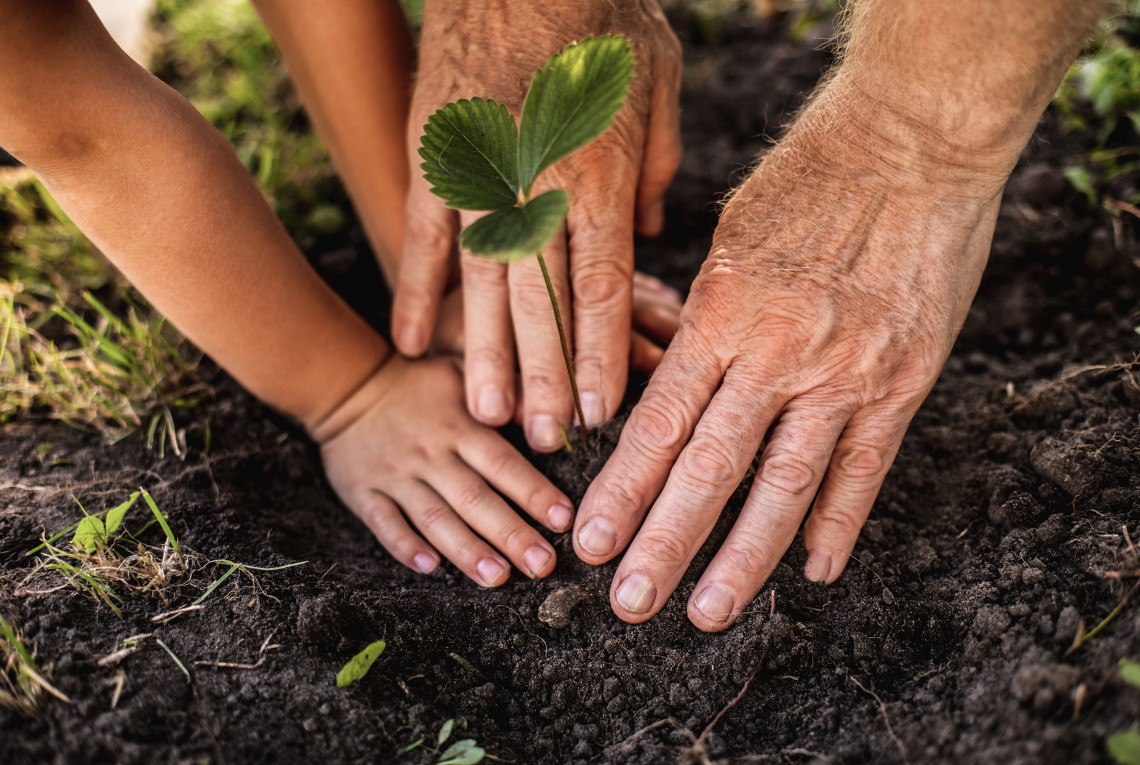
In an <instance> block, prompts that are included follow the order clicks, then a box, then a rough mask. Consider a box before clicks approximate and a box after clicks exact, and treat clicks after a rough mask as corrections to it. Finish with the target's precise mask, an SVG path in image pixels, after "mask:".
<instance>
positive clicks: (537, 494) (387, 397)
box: [311, 355, 573, 587]
mask: <svg viewBox="0 0 1140 765" xmlns="http://www.w3.org/2000/svg"><path fill="white" fill-rule="evenodd" d="M311 435H312V436H313V437H314V439H315V440H317V441H318V443H320V445H321V457H322V459H323V460H324V465H325V472H326V474H327V475H328V479H329V483H330V484H332V487H333V489H334V490H335V491H336V493H337V495H338V496H339V497H340V498H341V501H343V502H344V503H345V505H347V506H348V507H349V509H351V510H352V511H353V512H354V513H356V515H357V516H358V517H359V518H360V519H361V520H362V521H363V522H364V524H365V525H366V526H367V527H368V528H369V529H370V530H371V531H372V533H373V534H375V535H376V538H377V539H378V540H379V541H380V544H381V545H383V546H384V548H385V549H386V550H388V552H390V553H391V554H392V556H393V557H394V558H396V560H398V561H400V562H401V563H403V564H404V565H405V566H407V567H409V568H411V569H414V570H416V571H421V572H423V573H429V572H431V571H433V570H434V569H435V568H436V566H438V565H439V561H440V555H443V556H444V557H445V558H447V559H448V560H450V561H451V562H452V563H454V564H455V565H456V566H457V567H458V568H459V569H460V570H461V571H462V572H463V573H464V574H466V575H467V576H469V577H470V578H471V579H473V580H474V581H475V582H476V583H478V584H480V585H482V586H484V587H496V586H498V585H501V584H503V583H504V582H506V581H507V578H508V576H509V574H510V567H511V566H512V565H513V566H515V567H516V568H518V569H519V570H520V571H522V572H523V573H524V574H526V575H527V576H529V577H532V578H533V577H544V576H547V575H548V574H550V572H551V571H553V570H554V564H555V553H554V548H553V547H552V546H551V545H550V543H549V542H547V541H546V540H545V539H544V538H543V537H542V535H541V534H539V533H538V531H537V530H536V529H535V528H534V527H532V526H531V525H530V524H529V523H527V521H526V520H525V519H523V518H521V517H520V516H519V515H518V513H516V512H515V511H514V510H512V509H511V507H510V506H509V505H508V504H507V502H506V500H505V499H504V497H506V498H507V499H510V500H511V501H512V502H514V503H515V504H516V505H517V506H518V507H520V508H521V509H522V510H523V512H525V513H526V514H527V515H529V516H530V517H531V518H533V519H535V520H536V521H538V522H539V523H541V524H542V525H543V526H546V527H547V528H549V529H550V530H551V531H556V532H559V531H566V530H567V529H568V528H569V527H570V524H571V522H572V520H573V511H572V509H571V504H570V501H569V500H568V499H567V498H566V496H565V495H564V494H563V493H562V492H560V491H559V490H558V489H556V488H555V487H554V485H553V484H551V483H550V481H548V480H547V479H546V478H545V477H544V476H543V475H542V474H541V473H539V472H538V470H536V469H535V468H534V467H533V466H532V465H531V464H530V463H529V462H527V460H526V459H525V458H524V457H523V456H522V455H521V454H519V453H518V452H517V451H516V450H515V449H514V448H513V447H512V446H511V445H510V444H509V443H507V441H506V440H504V439H503V438H502V436H500V435H499V434H498V433H496V432H495V431H494V430H492V429H490V428H488V427H486V426H484V425H480V424H479V423H477V422H475V421H474V420H473V419H471V417H470V415H468V414H467V411H466V410H465V409H464V407H463V383H462V381H461V379H460V373H459V369H458V364H457V362H456V360H454V359H446V358H435V359H427V360H423V361H408V360H406V359H403V358H401V357H399V356H395V355H394V356H392V357H391V358H390V359H389V360H388V361H387V362H386V363H385V364H384V365H383V366H382V367H381V368H380V369H379V370H378V371H377V372H376V373H375V374H374V375H373V376H372V377H371V378H369V379H368V380H367V381H366V382H365V383H364V384H363V385H362V386H361V387H360V388H359V389H358V390H357V391H356V392H355V393H354V394H353V395H352V396H351V397H350V398H349V399H348V400H347V401H345V402H344V403H343V404H341V405H340V406H339V407H338V409H337V410H336V411H335V412H334V413H333V414H332V415H330V416H329V417H327V418H325V420H324V421H323V422H321V423H320V424H318V425H317V426H316V427H314V428H313V429H312V433H311ZM500 495H502V496H500Z"/></svg>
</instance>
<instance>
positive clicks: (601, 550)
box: [574, 518, 617, 558]
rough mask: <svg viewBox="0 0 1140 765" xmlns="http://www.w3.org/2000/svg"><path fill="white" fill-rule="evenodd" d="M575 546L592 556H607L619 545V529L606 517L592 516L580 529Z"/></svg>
mask: <svg viewBox="0 0 1140 765" xmlns="http://www.w3.org/2000/svg"><path fill="white" fill-rule="evenodd" d="M574 546H575V547H576V548H578V550H579V551H580V552H584V553H586V554H587V555H589V556H591V557H594V558H606V557H608V556H610V555H613V552H614V548H615V547H617V529H616V528H614V525H613V524H612V523H611V522H610V521H609V520H607V519H605V518H591V519H590V520H588V521H586V523H585V524H584V525H583V526H582V528H580V529H578V533H577V534H576V535H575V538H574ZM579 557H581V556H579Z"/></svg>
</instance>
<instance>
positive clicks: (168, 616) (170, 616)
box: [150, 603, 205, 624]
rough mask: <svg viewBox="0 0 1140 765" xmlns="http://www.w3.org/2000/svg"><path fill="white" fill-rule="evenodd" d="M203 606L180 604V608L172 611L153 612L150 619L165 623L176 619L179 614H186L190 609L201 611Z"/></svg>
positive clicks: (157, 622)
mask: <svg viewBox="0 0 1140 765" xmlns="http://www.w3.org/2000/svg"><path fill="white" fill-rule="evenodd" d="M203 608H205V606H200V605H198V604H196V603H195V604H191V605H189V606H182V608H176V609H174V610H173V611H164V612H163V613H161V614H155V615H154V616H152V617H150V620H151V621H152V622H155V623H156V624H166V623H167V622H169V621H173V620H175V619H177V618H178V617H179V616H183V615H185V614H188V613H190V612H191V611H201V610H202V609H203Z"/></svg>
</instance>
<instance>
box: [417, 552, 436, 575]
mask: <svg viewBox="0 0 1140 765" xmlns="http://www.w3.org/2000/svg"><path fill="white" fill-rule="evenodd" d="M412 563H415V564H416V568H417V569H419V571H420V573H421V574H430V573H431V572H433V571H435V558H433V557H431V556H430V555H428V554H427V553H416V557H414V558H412Z"/></svg>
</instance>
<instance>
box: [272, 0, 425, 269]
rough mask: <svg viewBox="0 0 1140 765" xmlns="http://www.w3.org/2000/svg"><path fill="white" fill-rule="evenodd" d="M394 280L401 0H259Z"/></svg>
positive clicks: (405, 48) (399, 228) (401, 184)
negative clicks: (319, 0)
mask: <svg viewBox="0 0 1140 765" xmlns="http://www.w3.org/2000/svg"><path fill="white" fill-rule="evenodd" d="M253 4H254V6H256V8H257V12H258V14H260V16H261V19H262V21H263V22H264V23H265V26H266V27H267V28H268V29H269V32H270V34H271V35H272V36H273V41H274V43H276V44H277V47H278V48H279V49H280V50H281V53H282V55H283V56H284V58H285V63H286V64H287V65H288V67H289V75H290V77H291V78H292V80H293V83H294V85H296V87H297V92H298V93H299V94H300V96H301V100H302V102H304V104H305V111H306V112H307V113H308V114H309V117H310V118H311V119H312V120H313V124H314V125H315V126H316V128H317V132H318V133H319V135H320V137H321V141H322V142H323V143H324V144H325V146H327V147H328V150H329V154H331V155H332V158H333V163H334V164H335V165H336V169H337V173H338V174H339V175H340V177H341V179H342V180H343V181H344V182H345V185H346V186H347V187H348V191H349V194H350V195H351V196H352V202H353V206H354V207H355V208H356V212H357V214H359V215H360V220H361V222H362V223H363V224H364V229H365V231H366V232H367V234H368V239H369V241H370V242H371V243H372V247H373V249H374V250H375V252H376V257H377V260H378V261H379V262H380V266H381V269H382V270H383V272H384V278H385V279H386V280H387V282H388V284H395V283H396V269H397V267H398V265H399V262H400V251H401V248H402V246H403V240H404V206H405V199H406V196H407V193H408V172H409V168H408V153H407V150H406V149H405V146H404V142H405V136H406V125H407V120H408V99H409V93H410V90H411V77H412V68H413V56H414V55H415V51H414V48H413V45H412V38H411V34H410V33H409V32H408V25H407V21H406V20H405V18H404V12H403V10H402V9H401V7H400V4H399V3H398V2H396V0H328V1H327V2H322V3H299V2H297V1H296V0H254V3H253Z"/></svg>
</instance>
